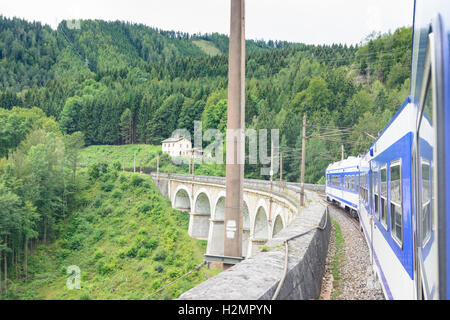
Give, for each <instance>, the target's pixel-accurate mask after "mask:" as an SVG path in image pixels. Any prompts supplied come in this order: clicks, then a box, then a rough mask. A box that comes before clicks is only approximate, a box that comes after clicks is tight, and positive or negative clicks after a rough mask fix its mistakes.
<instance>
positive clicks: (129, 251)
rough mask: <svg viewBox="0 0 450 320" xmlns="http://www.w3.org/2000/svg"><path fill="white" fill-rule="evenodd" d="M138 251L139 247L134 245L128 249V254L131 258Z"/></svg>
mask: <svg viewBox="0 0 450 320" xmlns="http://www.w3.org/2000/svg"><path fill="white" fill-rule="evenodd" d="M137 252H138V247H137V246H132V247H131V248H130V249H128V251H127V256H129V257H131V258H135V257H136V255H137Z"/></svg>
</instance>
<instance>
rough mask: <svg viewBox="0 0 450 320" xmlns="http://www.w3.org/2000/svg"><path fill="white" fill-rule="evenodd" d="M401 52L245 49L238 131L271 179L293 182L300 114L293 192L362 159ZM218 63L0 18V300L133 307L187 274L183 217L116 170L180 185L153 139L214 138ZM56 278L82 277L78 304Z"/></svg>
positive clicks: (403, 69)
mask: <svg viewBox="0 0 450 320" xmlns="http://www.w3.org/2000/svg"><path fill="white" fill-rule="evenodd" d="M410 48H411V29H410V28H409V29H408V28H401V29H398V30H396V31H395V32H394V33H392V34H384V35H376V34H375V35H371V36H369V37H368V38H367V39H366V40H365V41H364V42H363V43H362V44H361V45H359V46H356V47H354V46H350V47H348V46H345V45H339V44H336V45H331V46H325V45H324V46H313V45H305V44H298V43H288V42H283V41H268V42H265V41H253V40H248V41H247V57H246V78H247V82H246V110H245V112H246V128H249V129H257V130H258V129H280V139H281V147H280V151H281V152H283V159H284V162H283V172H284V173H283V177H284V179H286V180H288V181H297V180H298V177H299V171H300V170H299V168H300V147H301V131H302V117H303V115H307V118H308V121H307V138H308V139H307V158H306V175H305V179H306V182H310V183H317V182H321V181H323V172H324V169H325V168H326V167H327V165H328V164H329V163H330V162H331V161H335V160H338V159H339V158H340V154H341V145H344V147H345V150H346V152H345V153H346V155H357V154H358V153H360V152H363V151H364V150H366V149H367V148H368V147H369V146H370V144H371V143H372V141H373V140H372V138H371V137H370V136H371V135H372V136H376V135H377V133H378V132H379V131H380V130H381V129H382V128H383V127H384V126H385V125H386V124H387V123H388V121H389V120H390V118H391V117H392V115H393V114H394V113H395V111H396V110H397V109H398V108H399V107H400V106H401V104H402V102H403V100H404V99H405V98H406V97H407V95H408V91H409V67H410V59H411V49H410ZM227 51H228V37H227V36H224V35H220V34H216V33H213V34H196V35H189V34H186V33H181V32H175V31H164V30H158V29H153V28H149V27H147V26H145V25H142V24H133V23H129V22H119V21H116V22H105V21H100V20H87V21H81V23H80V28H79V29H77V28H75V29H74V28H69V27H68V25H67V24H66V23H65V22H63V23H61V24H60V25H59V26H58V29H57V30H52V29H51V28H50V27H48V26H43V25H41V24H40V23H37V22H33V23H31V22H27V21H24V20H21V19H7V18H4V17H2V16H0V296H1V297H7V298H84V299H88V298H97V299H99V298H142V297H144V296H146V295H147V294H149V293H150V292H149V291H153V290H156V289H158V288H159V287H161V286H162V285H164V284H165V283H168V282H170V281H171V279H174V278H176V277H177V276H179V275H180V274H182V273H184V272H186V271H187V270H189V269H191V268H192V267H193V266H194V265H195V264H196V263H197V262H199V261H201V255H202V254H203V252H204V249H205V248H204V243H201V242H198V241H194V240H192V239H190V238H188V236H187V230H186V229H187V220H186V219H187V218H186V216H182V215H181V213H180V212H176V211H174V210H172V209H171V208H170V204H169V203H167V201H165V200H164V199H162V198H161V196H160V195H159V194H158V192H157V191H156V189H155V187H154V186H152V185H151V183H150V181H149V180H148V179H144V178H142V177H140V176H139V175H133V174H128V173H121V172H120V171H121V169H122V166H125V167H126V168H128V169H130V168H131V166H132V165H133V166H134V162H132V160H134V159H133V155H134V152H136V154H137V165H138V166H139V167H140V166H143V167H144V169H145V170H155V169H156V161H157V156H158V161H159V162H158V163H159V164H160V168H161V170H162V171H166V172H187V170H188V165H180V166H175V165H174V164H173V163H171V162H170V159H169V157H168V156H167V155H162V154H161V150H160V147H159V145H160V142H161V140H163V139H165V138H167V137H169V136H170V135H171V134H172V132H173V131H174V130H175V129H181V128H186V129H188V130H189V131H190V132H191V133H193V128H194V121H195V120H201V121H203V130H206V129H209V128H214V129H219V130H221V131H222V132H224V133H225V129H226V120H227V119H226V116H227V104H228V102H227V81H228V79H227V71H228V52H227ZM205 143H206V142H205ZM143 144H153V145H155V146H149V145H143ZM85 145H86V146H87V148H84V146H85ZM119 145H121V146H120V147H119ZM267 147H269V146H267ZM105 160H106V161H105ZM105 162H108V163H105ZM260 168H261V167H260V165H253V164H252V165H249V164H247V165H246V168H245V175H246V177H250V178H263V179H264V178H268V177H266V176H261V175H260ZM195 170H196V173H197V174H206V175H223V174H224V172H225V168H224V166H223V165H215V164H198V165H197V166H196V169H195ZM275 178H278V174H277V175H276V177H275ZM149 195H150V199H151V200H148V196H149ZM124 230H125V231H126V232H128V233H130V234H132V235H133V236H127V235H126V234H123V235H121V234H120V233H121V232H122V231H124ZM135 234H137V236H136V237H134V235H135ZM176 238H177V239H178V238H180V239H183V240H182V241H176V240H175V239H176ZM68 264H75V265H79V266H80V267H81V269H82V280H83V281H85V283H88V285H87V286H86V287H83V288H82V291H77V292H75V291H73V292H69V291H68V290H66V289H61V288H64V279H66V278H67V274H66V273H65V272H66V268H67V266H68ZM43 266H45V269H42V268H43ZM83 277H84V278H83ZM5 279H7V280H5ZM203 279H204V274H196V275H193V276H192V278H190V280H189V281H184V282H180V283H179V284H178V285H177V286H175V287H174V289H173V291H170V292H161V293H160V294H159V295H157V296H155V297H157V298H174V297H176V296H177V295H178V294H179V293H181V292H183V291H184V290H186V289H188V288H190V287H191V286H193V285H194V284H195V283H198V282H200V281H202V280H203ZM86 280H89V281H86ZM150 280H151V281H150ZM5 281H6V282H5ZM131 288H132V289H133V290H131ZM7 289H8V290H9V291H8V292H6V290H7ZM131 291H132V293H130V292H131Z"/></svg>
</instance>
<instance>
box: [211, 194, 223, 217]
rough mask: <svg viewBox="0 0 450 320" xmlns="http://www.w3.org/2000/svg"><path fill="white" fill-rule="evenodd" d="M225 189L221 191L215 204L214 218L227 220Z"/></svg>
mask: <svg viewBox="0 0 450 320" xmlns="http://www.w3.org/2000/svg"><path fill="white" fill-rule="evenodd" d="M225 195H226V193H225V191H220V192H219V194H218V195H217V200H216V203H215V205H214V214H213V215H212V217H213V218H214V220H225Z"/></svg>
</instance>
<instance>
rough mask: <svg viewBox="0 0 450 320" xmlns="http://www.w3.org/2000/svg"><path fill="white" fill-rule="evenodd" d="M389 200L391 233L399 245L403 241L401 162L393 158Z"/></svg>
mask: <svg viewBox="0 0 450 320" xmlns="http://www.w3.org/2000/svg"><path fill="white" fill-rule="evenodd" d="M389 186H390V202H391V234H392V236H393V238H394V240H396V241H397V242H398V243H399V244H400V245H401V243H402V241H403V232H402V229H403V206H402V164H401V160H400V159H399V160H395V161H393V162H392V163H391V165H390V175H389Z"/></svg>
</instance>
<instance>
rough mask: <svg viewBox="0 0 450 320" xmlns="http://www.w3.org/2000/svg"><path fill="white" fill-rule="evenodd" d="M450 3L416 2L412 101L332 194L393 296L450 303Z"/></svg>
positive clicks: (332, 182)
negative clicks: (355, 224)
mask: <svg viewBox="0 0 450 320" xmlns="http://www.w3.org/2000/svg"><path fill="white" fill-rule="evenodd" d="M449 41H450V2H449V1H448V0H416V1H415V6H414V27H413V50H412V70H411V90H410V96H409V97H408V99H406V101H405V102H404V103H403V105H402V106H401V108H400V109H399V110H398V112H397V113H396V115H395V116H394V117H393V118H392V120H391V121H390V123H389V124H388V125H387V126H386V128H385V129H384V130H383V131H382V132H381V134H380V135H379V136H378V138H377V139H376V141H375V142H374V144H373V145H372V147H371V148H370V149H369V151H367V153H365V154H364V155H362V156H359V157H357V158H355V157H351V158H349V159H347V160H343V161H341V162H337V163H334V164H331V165H330V166H329V167H328V168H327V170H326V172H325V174H326V193H327V197H328V199H329V200H333V201H334V202H336V203H338V204H339V205H340V206H342V207H343V208H346V209H348V210H349V211H351V212H353V213H354V214H356V215H357V216H358V219H359V221H360V225H361V228H362V229H363V231H364V234H365V238H366V241H367V243H368V246H369V248H370V253H371V260H372V261H373V263H372V265H373V269H374V271H375V272H376V274H377V276H378V278H379V279H380V283H381V285H382V287H383V292H384V294H385V296H386V298H388V299H449V298H450V49H449Z"/></svg>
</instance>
